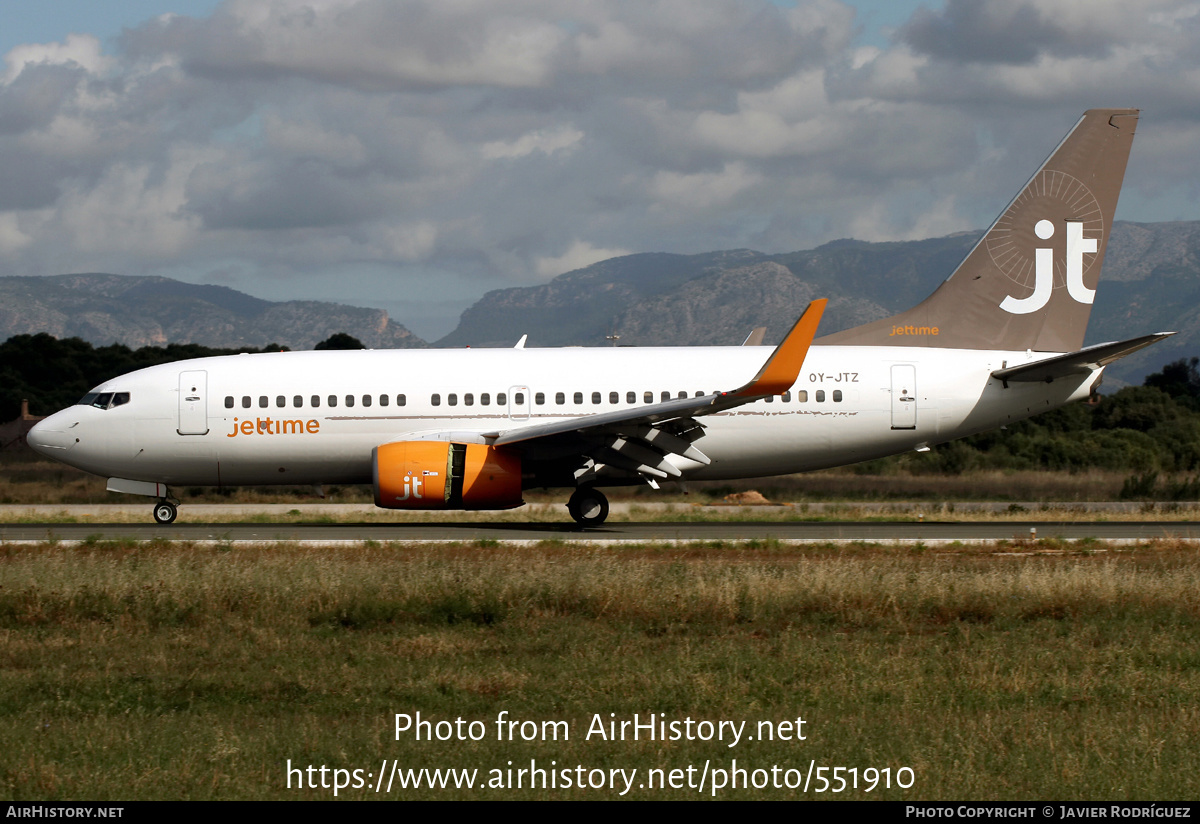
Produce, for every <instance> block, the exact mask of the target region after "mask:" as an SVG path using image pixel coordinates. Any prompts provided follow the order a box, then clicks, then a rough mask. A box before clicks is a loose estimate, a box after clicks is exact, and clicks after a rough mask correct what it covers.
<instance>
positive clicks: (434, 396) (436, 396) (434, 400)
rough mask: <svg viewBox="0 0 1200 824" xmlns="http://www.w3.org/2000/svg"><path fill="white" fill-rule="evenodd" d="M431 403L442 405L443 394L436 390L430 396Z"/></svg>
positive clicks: (432, 404) (431, 404)
mask: <svg viewBox="0 0 1200 824" xmlns="http://www.w3.org/2000/svg"><path fill="white" fill-rule="evenodd" d="M429 405H430V406H441V405H442V396H441V395H439V394H437V393H436V392H434V393H433V394H432V395H430V396H429Z"/></svg>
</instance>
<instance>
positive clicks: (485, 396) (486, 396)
mask: <svg viewBox="0 0 1200 824" xmlns="http://www.w3.org/2000/svg"><path fill="white" fill-rule="evenodd" d="M479 405H480V406H491V405H492V393H491V392H480V393H479Z"/></svg>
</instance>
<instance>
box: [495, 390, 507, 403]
mask: <svg viewBox="0 0 1200 824" xmlns="http://www.w3.org/2000/svg"><path fill="white" fill-rule="evenodd" d="M506 403H508V395H506V394H504V393H503V392H497V393H496V406H504V404H506Z"/></svg>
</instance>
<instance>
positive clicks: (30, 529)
mask: <svg viewBox="0 0 1200 824" xmlns="http://www.w3.org/2000/svg"><path fill="white" fill-rule="evenodd" d="M118 538H125V539H128V538H132V539H136V540H143V541H148V540H153V539H167V540H180V541H204V542H210V541H211V542H255V543H262V542H273V541H300V542H304V543H314V544H320V543H334V542H361V541H401V542H423V541H425V542H435V541H436V542H442V541H468V542H474V541H484V540H486V541H547V540H560V541H619V542H650V541H677V542H679V541H682V542H695V541H729V540H764V539H776V540H780V541H789V542H802V543H808V542H824V541H869V542H889V541H896V542H905V543H912V542H918V541H923V542H928V543H948V542H953V541H964V542H969V541H996V540H1003V539H1009V540H1014V539H1016V540H1029V539H1030V538H1037V539H1043V540H1044V539H1047V538H1060V539H1071V540H1077V539H1081V538H1095V539H1099V540H1109V541H1139V540H1151V539H1162V538H1184V539H1191V540H1200V522H1197V521H1182V522H1181V521H1127V522H1120V521H1103V522H1089V521H1069V522H1067V521H1062V522H1054V521H1036V522H1035V521H1030V522H1013V521H1006V522H990V523H984V522H974V523H972V522H964V523H956V522H938V521H925V522H924V523H913V522H887V521H817V522H786V523H785V522H778V521H773V522H768V521H759V522H754V521H739V522H725V523H721V522H705V523H670V522H661V523H636V522H628V523H625V522H614V523H609V524H605V525H604V526H602V527H600V528H598V529H588V530H580V529H579V528H577V527H575V526H573V525H572V524H569V523H495V522H491V523H487V522H475V523H473V522H466V521H458V522H447V523H414V524H408V523H403V524H395V523H393V524H368V523H363V524H354V523H346V524H303V523H298V524H246V523H241V524H233V523H224V524H222V523H217V524H197V523H176V524H170V525H166V526H162V525H159V524H153V523H146V524H130V523H118V524H105V523H83V524H0V541H6V542H16V541H22V542H28V541H45V540H48V539H51V540H59V541H84V540H93V539H118Z"/></svg>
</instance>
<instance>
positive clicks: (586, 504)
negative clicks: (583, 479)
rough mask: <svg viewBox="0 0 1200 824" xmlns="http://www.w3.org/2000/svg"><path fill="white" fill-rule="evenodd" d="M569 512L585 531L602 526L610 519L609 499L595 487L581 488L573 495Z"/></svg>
mask: <svg viewBox="0 0 1200 824" xmlns="http://www.w3.org/2000/svg"><path fill="white" fill-rule="evenodd" d="M567 512H569V513H571V517H572V518H574V519H575V523H577V524H579V525H580V526H581V527H583V528H584V529H586V528H588V527H592V526H600V524H602V523H604V521H605V519H606V518H608V498H606V497H604V493H603V492H601V491H600V490H598V489H596V488H594V487H590V486H581V487H579V488H578V489H576V490H575V491H574V492H573V493H571V498H570V499H569V500H568V501H567Z"/></svg>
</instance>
